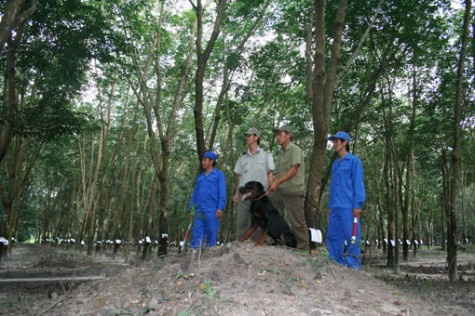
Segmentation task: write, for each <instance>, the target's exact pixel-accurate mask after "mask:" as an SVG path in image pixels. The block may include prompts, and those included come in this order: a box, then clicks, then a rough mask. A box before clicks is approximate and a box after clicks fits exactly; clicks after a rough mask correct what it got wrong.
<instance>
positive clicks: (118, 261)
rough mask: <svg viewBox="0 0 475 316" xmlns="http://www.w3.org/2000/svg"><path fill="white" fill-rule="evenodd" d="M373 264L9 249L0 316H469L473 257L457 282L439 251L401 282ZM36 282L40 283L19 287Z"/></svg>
mask: <svg viewBox="0 0 475 316" xmlns="http://www.w3.org/2000/svg"><path fill="white" fill-rule="evenodd" d="M172 252H173V250H172ZM371 259H372V263H371V264H366V265H364V267H363V269H362V271H354V270H351V269H348V268H345V267H341V266H338V265H336V264H334V263H332V262H330V261H329V260H328V259H327V255H326V252H325V251H324V249H320V252H319V254H318V255H317V256H316V257H312V256H309V255H308V254H304V253H300V252H297V251H293V250H289V249H285V248H282V247H271V246H265V247H256V246H254V244H253V243H251V242H249V243H243V244H241V243H238V242H233V243H229V244H226V245H224V246H221V247H217V248H216V249H215V251H208V252H206V253H195V254H192V253H187V254H183V253H182V254H181V255H179V254H177V253H172V254H169V255H168V256H166V257H162V258H157V257H156V254H155V255H153V256H152V257H151V258H150V259H149V260H147V261H140V260H138V259H135V258H134V259H132V260H129V262H128V263H127V264H124V263H123V261H124V259H123V258H122V257H121V256H117V257H116V258H114V257H113V256H112V255H111V254H109V253H107V252H106V253H105V254H101V255H93V256H87V255H86V253H85V252H80V251H77V250H73V249H65V248H61V247H57V248H53V247H50V246H40V245H16V247H14V248H13V251H12V252H11V253H10V254H9V255H8V256H7V257H6V258H4V261H3V262H2V263H0V314H1V315H37V316H39V315H108V316H112V315H275V316H277V315H312V316H317V315H475V303H474V302H475V271H474V269H475V258H474V251H473V248H472V249H465V250H462V251H460V252H459V263H460V270H459V271H460V272H459V274H460V276H461V280H460V281H457V282H454V283H449V282H448V281H447V277H446V274H447V272H446V270H445V253H444V252H442V251H438V250H430V251H429V250H422V251H420V252H419V253H418V255H417V257H414V256H411V258H410V261H409V262H407V263H401V273H400V274H399V275H395V274H393V273H392V271H391V270H389V269H387V268H385V267H384V257H383V256H382V254H380V253H374V254H373V255H372V258H371ZM80 277H82V278H80ZM86 277H96V278H98V277H100V278H101V279H96V280H92V281H88V280H86V279H87V278H86ZM37 278H46V280H44V279H43V281H35V282H23V281H25V280H26V279H37ZM58 278H62V279H60V280H58ZM12 279H16V280H15V281H8V280H12Z"/></svg>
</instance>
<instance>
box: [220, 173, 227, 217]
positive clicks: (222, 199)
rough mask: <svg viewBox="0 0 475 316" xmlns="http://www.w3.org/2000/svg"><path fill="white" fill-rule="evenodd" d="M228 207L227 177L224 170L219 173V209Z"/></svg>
mask: <svg viewBox="0 0 475 316" xmlns="http://www.w3.org/2000/svg"><path fill="white" fill-rule="evenodd" d="M225 207H226V178H225V176H224V173H223V172H219V173H218V210H221V211H224V208H225Z"/></svg>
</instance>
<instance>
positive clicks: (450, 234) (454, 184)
mask: <svg viewBox="0 0 475 316" xmlns="http://www.w3.org/2000/svg"><path fill="white" fill-rule="evenodd" d="M471 10H472V1H471V0H465V15H464V18H463V34H462V47H461V48H460V57H459V61H458V67H457V85H456V94H455V104H454V121H453V129H454V139H453V144H452V155H451V159H450V174H449V178H450V184H449V185H450V187H449V188H450V189H449V193H450V196H449V214H448V215H449V216H448V221H449V223H448V226H447V261H448V263H449V280H450V281H456V280H457V195H458V180H459V179H458V178H459V166H458V165H459V155H460V134H461V127H460V120H461V116H462V114H461V112H462V88H463V73H464V63H465V52H466V47H467V41H468V28H469V25H470V21H471V20H470V16H471Z"/></svg>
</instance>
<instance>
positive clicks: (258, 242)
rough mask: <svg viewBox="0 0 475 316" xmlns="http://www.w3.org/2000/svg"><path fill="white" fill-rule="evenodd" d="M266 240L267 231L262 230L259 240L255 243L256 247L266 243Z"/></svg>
mask: <svg viewBox="0 0 475 316" xmlns="http://www.w3.org/2000/svg"><path fill="white" fill-rule="evenodd" d="M266 238H267V230H265V229H263V230H262V235H261V239H259V240H258V241H257V243H256V245H258V246H262V245H264V243H265V242H266Z"/></svg>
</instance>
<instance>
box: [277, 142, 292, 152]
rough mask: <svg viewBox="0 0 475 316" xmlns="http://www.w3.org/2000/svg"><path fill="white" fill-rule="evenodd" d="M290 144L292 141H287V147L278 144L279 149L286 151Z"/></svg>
mask: <svg viewBox="0 0 475 316" xmlns="http://www.w3.org/2000/svg"><path fill="white" fill-rule="evenodd" d="M291 145H292V142H289V143H288V144H287V147H284V145H281V146H280V149H281V150H282V151H287V149H289V148H290V146H291Z"/></svg>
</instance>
